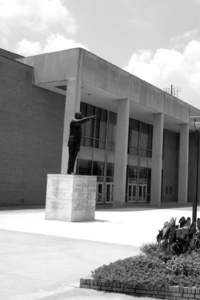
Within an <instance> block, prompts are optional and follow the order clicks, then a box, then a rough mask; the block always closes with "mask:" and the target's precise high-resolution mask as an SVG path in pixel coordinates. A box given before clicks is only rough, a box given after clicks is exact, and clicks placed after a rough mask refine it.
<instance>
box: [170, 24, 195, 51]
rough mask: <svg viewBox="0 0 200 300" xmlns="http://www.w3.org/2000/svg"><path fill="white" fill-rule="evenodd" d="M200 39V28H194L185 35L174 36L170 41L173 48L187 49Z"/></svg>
mask: <svg viewBox="0 0 200 300" xmlns="http://www.w3.org/2000/svg"><path fill="white" fill-rule="evenodd" d="M199 39H200V27H197V28H193V29H191V30H188V31H186V32H185V33H183V34H181V35H178V36H173V37H172V38H171V39H170V42H171V43H172V45H173V47H175V48H176V49H181V48H183V47H185V46H186V45H187V44H188V43H189V42H190V41H191V40H199Z"/></svg>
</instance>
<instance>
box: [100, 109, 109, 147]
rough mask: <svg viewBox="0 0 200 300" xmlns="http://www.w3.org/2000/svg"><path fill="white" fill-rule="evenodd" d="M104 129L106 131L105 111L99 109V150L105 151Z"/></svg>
mask: <svg viewBox="0 0 200 300" xmlns="http://www.w3.org/2000/svg"><path fill="white" fill-rule="evenodd" d="M106 129H107V111H106V110H104V109H101V116H100V124H99V148H100V149H105V144H106Z"/></svg>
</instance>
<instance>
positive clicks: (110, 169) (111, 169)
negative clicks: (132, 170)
mask: <svg viewBox="0 0 200 300" xmlns="http://www.w3.org/2000/svg"><path fill="white" fill-rule="evenodd" d="M106 176H107V177H113V176H114V164H112V163H107V169H106Z"/></svg>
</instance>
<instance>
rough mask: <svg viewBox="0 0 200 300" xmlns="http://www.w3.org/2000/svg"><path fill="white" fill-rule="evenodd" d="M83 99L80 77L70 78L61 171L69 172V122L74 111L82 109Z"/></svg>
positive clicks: (66, 102) (66, 100) (66, 101)
mask: <svg viewBox="0 0 200 300" xmlns="http://www.w3.org/2000/svg"><path fill="white" fill-rule="evenodd" d="M80 100H81V83H80V80H78V79H70V80H68V81H67V92H66V99H65V113H64V129H63V146H62V161H61V173H62V174H66V173H67V165H68V146H67V143H68V138H69V124H70V122H71V120H72V118H73V117H74V113H75V112H78V111H80Z"/></svg>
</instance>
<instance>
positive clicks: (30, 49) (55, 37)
mask: <svg viewBox="0 0 200 300" xmlns="http://www.w3.org/2000/svg"><path fill="white" fill-rule="evenodd" d="M77 47H81V48H85V49H87V47H86V46H85V45H83V44H81V43H78V42H76V41H75V40H73V39H68V38H66V37H65V36H63V35H61V34H52V35H50V36H49V37H48V38H47V40H46V42H45V43H44V45H42V44H41V43H40V42H38V41H30V40H26V39H23V40H21V41H20V42H18V43H17V46H16V49H15V51H16V52H17V53H19V54H21V55H24V56H30V55H36V54H40V53H47V52H54V51H59V50H65V49H70V48H77Z"/></svg>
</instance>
